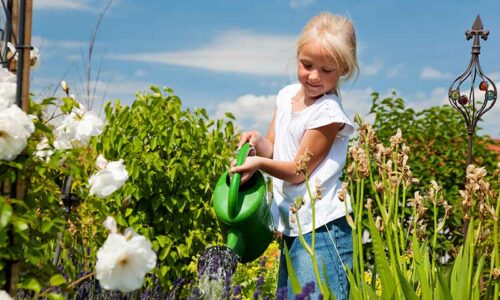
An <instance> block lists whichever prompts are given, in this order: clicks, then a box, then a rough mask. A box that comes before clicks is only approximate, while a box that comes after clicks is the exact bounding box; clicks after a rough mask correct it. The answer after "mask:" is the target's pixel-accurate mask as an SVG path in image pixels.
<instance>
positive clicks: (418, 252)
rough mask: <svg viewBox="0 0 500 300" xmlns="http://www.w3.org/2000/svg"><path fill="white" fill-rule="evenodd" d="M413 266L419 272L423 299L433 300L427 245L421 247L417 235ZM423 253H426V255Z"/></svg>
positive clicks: (414, 245) (414, 239) (415, 237)
mask: <svg viewBox="0 0 500 300" xmlns="http://www.w3.org/2000/svg"><path fill="white" fill-rule="evenodd" d="M412 246H413V264H414V268H416V270H417V274H418V281H419V283H420V285H421V287H422V288H421V290H422V299H432V289H431V284H430V278H429V274H431V272H432V270H431V264H430V262H429V256H428V255H427V251H426V248H427V245H426V244H425V243H424V244H423V245H422V246H420V244H419V242H418V239H417V236H416V234H414V235H413V245H412ZM423 253H426V254H425V255H424V254H423Z"/></svg>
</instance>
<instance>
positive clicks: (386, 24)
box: [32, 0, 500, 137]
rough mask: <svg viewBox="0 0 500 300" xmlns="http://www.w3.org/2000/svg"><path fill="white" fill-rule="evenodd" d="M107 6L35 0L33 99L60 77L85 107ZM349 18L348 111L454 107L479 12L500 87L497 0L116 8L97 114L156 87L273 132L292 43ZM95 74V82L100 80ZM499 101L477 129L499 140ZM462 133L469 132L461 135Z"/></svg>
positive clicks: (108, 19) (292, 0)
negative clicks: (391, 105) (353, 58)
mask: <svg viewBox="0 0 500 300" xmlns="http://www.w3.org/2000/svg"><path fill="white" fill-rule="evenodd" d="M107 2H108V1H107V0H80V1H74V0H35V1H34V5H35V6H34V16H33V29H32V31H33V44H34V45H35V46H37V47H38V48H39V50H40V53H41V61H42V64H41V65H40V67H39V68H37V69H35V70H33V72H32V92H33V93H35V97H36V98H42V97H45V96H49V95H53V93H54V91H55V94H56V95H61V91H59V90H57V86H58V83H59V81H60V80H61V79H65V80H66V81H68V83H69V84H70V86H71V87H72V92H74V93H75V94H76V96H77V98H78V99H79V100H80V101H82V102H86V100H85V99H84V98H85V96H84V95H85V93H84V92H83V91H84V86H85V84H84V82H85V81H86V80H85V64H86V63H85V61H86V60H85V59H84V57H85V56H87V55H88V45H89V40H90V36H91V33H92V31H93V30H94V28H95V25H96V22H97V20H98V15H99V14H100V13H101V12H102V11H103V9H104V7H105V5H106V3H107ZM325 10H327V11H330V12H332V13H336V14H341V15H346V16H348V17H350V18H351V19H352V20H353V22H354V24H355V27H356V30H357V41H358V58H359V63H360V69H361V72H360V76H359V78H358V79H357V80H356V81H355V82H351V83H347V84H346V85H344V86H343V88H342V96H343V103H344V107H345V109H346V110H347V112H348V114H349V115H350V116H351V117H353V116H354V113H356V112H359V113H361V114H366V113H367V112H368V111H369V109H370V105H371V97H370V94H371V93H372V92H374V91H376V92H378V93H380V94H381V95H383V96H384V95H389V94H390V93H391V92H392V91H396V92H397V93H398V95H399V96H401V97H402V98H403V99H405V101H406V103H407V105H408V106H411V107H414V108H416V109H422V108H427V107H430V106H433V105H443V104H446V103H448V100H447V91H448V88H449V87H450V85H451V83H452V82H453V80H454V79H455V78H456V77H458V76H459V75H460V74H462V73H463V72H464V71H465V69H466V68H467V65H468V63H469V60H470V51H471V44H472V43H471V41H466V39H465V35H464V32H465V31H466V30H467V29H470V28H471V27H472V23H473V21H474V19H475V18H476V16H477V15H478V14H479V15H480V16H481V19H482V21H483V24H484V28H485V29H487V30H489V31H490V35H489V37H488V40H487V41H481V46H482V47H481V50H482V51H481V55H480V62H481V66H482V68H483V71H484V72H485V74H486V75H487V76H488V77H490V78H491V79H492V80H494V81H495V82H496V84H497V86H498V88H500V18H499V17H498V14H499V13H500V1H498V0H484V1H460V0H455V1H452V0H443V1H431V0H420V1H413V0H408V1H395V0H390V1H382V0H380V1H374V0H373V1H368V0H366V1H360V0H358V1H347V0H335V1H333V0H266V1H243V0H232V1H231V0H213V1H208V0H190V1H174V0H172V1H170V0H163V1H160V0H143V1H138V0H114V1H113V2H112V4H111V6H110V7H109V8H108V10H107V11H106V13H105V15H104V18H103V19H102V22H101V24H100V27H99V29H98V31H97V38H96V43H95V47H94V52H93V61H92V64H91V66H92V72H93V73H92V78H91V80H92V87H94V86H95V88H96V89H95V96H94V99H95V102H94V105H93V106H94V109H95V110H99V108H100V107H101V106H102V103H103V102H104V101H107V100H111V101H113V100H115V99H120V100H121V102H122V103H126V104H129V103H131V102H132V101H133V99H134V98H135V96H134V95H135V93H136V92H137V91H144V90H148V89H149V86H150V85H153V84H154V85H158V86H160V87H163V86H166V87H170V88H172V89H173V90H174V91H175V93H176V94H177V95H178V96H179V97H180V98H181V99H182V101H183V103H184V105H185V106H186V107H191V108H194V107H204V108H206V109H207V110H208V112H209V114H210V115H211V116H212V117H218V116H221V115H222V114H223V112H225V111H231V112H233V113H234V114H235V115H236V117H237V119H238V122H239V124H240V126H241V127H242V128H243V129H245V130H247V129H251V128H256V129H258V130H260V131H262V132H265V131H266V130H267V126H268V123H269V121H270V118H271V115H272V111H273V107H274V96H275V95H276V93H277V92H278V90H279V89H280V88H281V87H282V86H284V85H286V84H288V83H292V82H296V75H295V68H296V65H295V58H294V47H295V45H294V43H295V40H296V38H297V37H298V35H299V33H300V31H301V29H302V27H303V26H304V24H305V23H306V22H307V21H308V20H309V18H311V17H312V16H314V15H316V14H318V13H319V12H321V11H325ZM97 74H99V78H97V77H96V76H97ZM499 113H500V103H497V105H496V106H495V107H494V108H493V109H492V110H490V111H489V112H487V113H486V115H485V118H484V122H481V123H480V126H481V127H483V129H482V131H481V133H486V134H490V135H492V136H494V137H500V117H499ZM464 130H465V129H464Z"/></svg>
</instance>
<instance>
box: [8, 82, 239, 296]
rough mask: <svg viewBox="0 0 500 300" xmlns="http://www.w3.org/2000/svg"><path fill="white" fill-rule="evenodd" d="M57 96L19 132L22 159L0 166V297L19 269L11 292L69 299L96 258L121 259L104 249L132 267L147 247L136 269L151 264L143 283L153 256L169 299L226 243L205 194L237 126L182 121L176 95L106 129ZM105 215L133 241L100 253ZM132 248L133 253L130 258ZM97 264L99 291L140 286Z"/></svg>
mask: <svg viewBox="0 0 500 300" xmlns="http://www.w3.org/2000/svg"><path fill="white" fill-rule="evenodd" d="M64 92H65V95H63V97H61V98H47V99H43V100H42V101H40V103H39V104H36V103H34V102H31V104H30V114H32V115H34V116H36V118H33V119H31V118H29V120H30V122H31V124H32V125H29V123H22V126H18V129H19V128H21V129H22V130H24V133H25V134H24V135H23V140H22V141H21V142H22V145H21V143H20V145H21V146H23V145H25V146H26V148H25V153H26V155H22V156H18V157H16V158H15V159H13V161H7V160H6V159H2V160H0V192H1V193H0V271H1V272H0V285H1V286H5V284H6V282H7V280H8V279H11V278H6V277H5V275H6V274H9V271H12V270H16V269H17V270H22V273H21V272H18V273H17V276H18V279H19V284H18V288H20V289H22V290H30V291H31V293H32V294H30V295H31V296H33V295H35V296H36V295H39V296H44V297H45V296H50V297H58V296H57V293H62V294H65V295H66V296H68V295H71V294H72V293H73V292H72V288H74V287H75V286H76V285H77V284H78V282H80V280H81V279H79V278H84V279H87V278H91V277H92V276H93V274H94V272H93V271H94V266H95V265H96V262H97V261H98V260H99V257H101V258H103V257H106V255H107V254H106V253H108V254H110V253H112V252H115V254H116V253H118V252H117V251H114V250H112V251H111V252H108V250H109V249H122V250H124V251H125V250H126V249H129V250H130V251H129V250H127V251H128V252H126V253H127V255H125V254H124V255H125V256H127V257H131V258H132V257H136V256H134V254H133V253H136V254H137V253H138V252H137V251H139V250H140V249H146V248H148V247H149V246H148V243H149V242H147V241H148V240H150V241H151V244H150V246H151V247H150V248H151V249H150V250H151V251H150V252H149V254H148V255H147V257H149V258H150V259H143V260H139V261H143V262H146V263H145V264H144V266H142V268H139V269H142V270H143V271H141V274H142V275H141V276H139V277H140V278H144V274H145V272H148V271H150V270H151V269H152V268H153V267H154V266H155V264H154V263H152V261H153V260H152V259H151V257H152V256H153V253H156V254H155V255H156V257H157V259H158V268H154V269H153V272H155V273H156V275H157V276H156V277H155V282H156V280H158V279H159V280H160V283H161V284H162V285H163V286H164V287H165V288H169V287H170V286H171V284H172V282H173V281H174V280H175V279H177V278H178V277H188V276H190V274H191V273H190V270H189V268H188V265H189V262H190V261H191V260H192V257H194V256H195V254H196V253H198V252H199V251H200V250H202V249H203V248H204V247H205V246H206V245H208V244H214V243H221V242H222V241H221V240H220V235H219V233H218V229H217V225H216V221H215V217H214V214H213V212H212V210H211V201H210V200H211V192H212V183H213V182H214V181H215V180H216V179H217V178H218V176H220V174H221V173H222V172H223V171H224V170H225V168H226V167H227V165H228V163H229V157H230V156H231V155H232V154H233V150H234V149H235V147H236V144H235V143H236V141H235V140H234V135H235V132H234V128H233V125H232V121H231V120H232V118H233V117H232V116H231V115H230V114H228V115H227V118H225V119H220V120H211V119H210V118H209V117H208V115H207V113H206V111H205V110H203V109H196V110H194V111H190V110H183V109H182V103H181V101H180V99H179V98H178V97H176V96H175V95H174V94H173V91H171V90H169V89H165V90H164V91H161V90H160V89H158V88H156V87H153V88H152V91H151V92H149V93H141V94H138V95H137V99H136V101H135V102H134V103H133V104H132V105H131V106H130V107H128V106H122V105H121V104H120V103H119V102H117V103H116V104H115V105H111V104H108V105H107V106H106V121H101V119H100V118H99V117H98V116H97V114H95V113H93V112H89V111H88V110H86V109H85V108H84V107H83V106H82V105H81V104H79V103H78V102H77V101H76V100H75V99H74V98H72V97H69V96H68V92H69V88H67V89H66V90H65V91H64ZM51 107H52V109H51ZM14 109H15V108H14ZM51 110H52V111H56V112H58V113H59V114H60V115H61V116H60V117H59V118H56V119H53V117H52V116H49V115H48V114H47V112H48V111H51ZM25 120H27V119H26V118H17V121H23V122H24V121H25ZM30 129H31V130H30ZM33 130H34V131H33ZM31 132H32V133H31ZM26 133H30V138H29V139H28V138H27V134H26ZM0 145H1V144H0ZM8 145H9V147H12V145H13V143H12V142H10V141H9V143H8ZM21 146H19V147H17V148H16V149H18V148H19V149H21V148H24V146H23V147H21ZM21 151H22V149H21ZM2 153H4V152H2ZM98 157H99V159H97V158H98ZM9 158H10V155H9ZM104 158H106V159H109V162H108V161H107V160H106V159H104ZM96 159H97V161H96ZM96 168H97V172H96V171H95V170H96ZM15 182H21V183H23V184H24V186H25V187H26V189H25V190H24V197H23V199H22V201H21V199H16V194H15V193H14V191H13V190H12V189H11V187H12V186H13V184H14V183H15ZM101 197H106V199H105V200H104V199H101ZM109 215H112V216H114V217H115V218H116V223H117V226H120V227H124V228H126V227H130V228H131V229H130V232H132V230H133V231H134V232H137V233H138V234H137V235H130V236H127V235H125V236H122V237H124V238H118V236H115V235H113V234H117V233H112V234H110V235H109V236H112V237H113V238H110V239H109V240H108V242H105V239H106V232H105V230H104V228H103V226H102V225H100V224H102V222H103V221H104V220H105V219H106V216H109ZM108 227H109V226H108ZM139 235H140V236H141V238H139ZM127 237H128V238H129V239H128V240H127ZM111 240H112V241H111ZM131 241H134V243H137V244H136V246H137V247H132V248H130V247H129V246H126V245H130V243H129V242H131ZM137 241H139V242H137ZM103 245H104V246H103ZM116 245H123V247H122V246H116ZM101 247H102V248H101ZM99 249H102V251H101V252H99V253H100V255H98V254H97V253H98V250H99ZM106 249H107V250H106ZM134 249H135V250H137V251H136V252H134ZM139 252H140V251H139ZM131 253H132V254H131ZM128 255H132V256H128ZM100 261H101V262H100V263H99V268H98V269H99V270H100V271H99V274H100V275H99V278H100V280H103V286H105V287H109V288H120V289H122V290H131V289H135V288H137V287H138V286H139V285H138V282H139V280H138V278H139V277H137V278H136V279H135V280H131V281H129V283H130V284H125V285H120V282H122V283H123V281H120V280H118V281H113V280H111V281H106V280H107V279H110V278H111V277H113V276H111V277H110V275H109V274H115V273H113V272H111V273H109V272H108V273H106V272H104V273H103V272H101V271H103V270H108V271H109V269H110V268H109V266H110V264H109V261H108V263H104V264H103V262H104V261H105V260H100ZM132 261H135V260H132ZM155 261H156V259H155ZM19 262H21V264H19ZM115 262H116V260H115ZM129 270H138V268H136V266H134V267H132V268H131V269H129ZM103 274H108V275H109V276H108V275H103ZM13 275H14V276H15V275H16V273H14V274H13ZM123 275H124V276H125V273H124V274H123ZM113 278H115V277H113ZM124 278H125V282H126V281H127V278H128V277H124ZM115 279H116V278H115ZM145 280H146V282H149V283H148V284H151V283H152V278H150V277H146V278H145ZM106 282H107V283H106ZM132 283H135V285H133V284H132ZM141 283H142V279H141ZM56 292H57V293H56Z"/></svg>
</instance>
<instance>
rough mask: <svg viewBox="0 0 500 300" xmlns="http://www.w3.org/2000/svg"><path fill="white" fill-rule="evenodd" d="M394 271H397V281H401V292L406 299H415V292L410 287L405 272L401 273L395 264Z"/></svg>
mask: <svg viewBox="0 0 500 300" xmlns="http://www.w3.org/2000/svg"><path fill="white" fill-rule="evenodd" d="M396 271H397V272H398V277H399V282H400V283H401V288H402V289H403V294H404V295H405V297H406V299H409V300H417V299H418V297H417V294H416V293H415V291H414V290H413V288H412V287H411V284H410V283H409V282H408V279H406V276H405V274H403V272H402V271H401V268H399V266H396Z"/></svg>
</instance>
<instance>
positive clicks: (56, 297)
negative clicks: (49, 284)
mask: <svg viewBox="0 0 500 300" xmlns="http://www.w3.org/2000/svg"><path fill="white" fill-rule="evenodd" d="M48 298H49V299H51V300H64V299H65V298H64V296H63V295H61V294H56V293H50V294H48Z"/></svg>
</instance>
